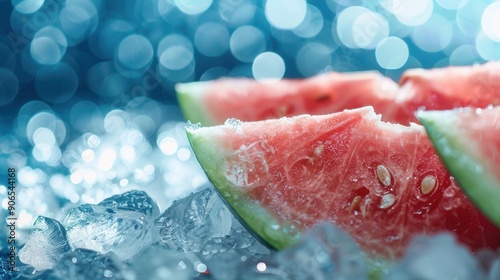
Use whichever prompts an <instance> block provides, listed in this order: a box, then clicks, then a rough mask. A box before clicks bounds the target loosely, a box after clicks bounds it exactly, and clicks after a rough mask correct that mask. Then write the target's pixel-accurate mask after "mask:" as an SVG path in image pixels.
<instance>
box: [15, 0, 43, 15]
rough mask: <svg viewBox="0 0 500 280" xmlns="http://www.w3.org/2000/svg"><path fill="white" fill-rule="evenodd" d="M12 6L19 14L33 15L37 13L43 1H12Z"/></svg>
mask: <svg viewBox="0 0 500 280" xmlns="http://www.w3.org/2000/svg"><path fill="white" fill-rule="evenodd" d="M11 2H12V6H14V9H15V10H16V11H18V12H20V13H21V14H33V13H35V12H36V11H38V10H39V9H40V8H41V7H42V6H43V4H44V3H45V0H12V1H11Z"/></svg>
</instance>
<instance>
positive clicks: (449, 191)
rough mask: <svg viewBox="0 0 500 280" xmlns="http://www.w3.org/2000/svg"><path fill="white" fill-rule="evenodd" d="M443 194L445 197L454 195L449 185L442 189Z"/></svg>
mask: <svg viewBox="0 0 500 280" xmlns="http://www.w3.org/2000/svg"><path fill="white" fill-rule="evenodd" d="M443 195H444V196H445V197H453V196H454V195H455V190H454V189H453V188H452V187H451V186H449V187H447V188H446V189H445V190H444V192H443Z"/></svg>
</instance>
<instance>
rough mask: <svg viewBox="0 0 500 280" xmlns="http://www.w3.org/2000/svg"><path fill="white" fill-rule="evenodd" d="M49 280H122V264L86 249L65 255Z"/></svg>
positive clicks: (72, 251) (110, 257)
mask: <svg viewBox="0 0 500 280" xmlns="http://www.w3.org/2000/svg"><path fill="white" fill-rule="evenodd" d="M49 279H51V280H53V279H58V280H59V279H60V280H63V279H64V280H66V279H75V280H85V279H92V280H100V279H109V280H122V279H125V278H124V276H123V273H122V264H121V263H120V262H119V261H118V260H116V259H114V258H113V257H112V256H105V255H102V254H99V253H97V252H94V251H91V250H86V249H75V250H71V251H69V252H68V253H66V254H65V255H64V256H63V257H62V259H61V261H59V262H58V263H57V265H56V266H55V267H54V271H53V272H52V274H51V277H49Z"/></svg>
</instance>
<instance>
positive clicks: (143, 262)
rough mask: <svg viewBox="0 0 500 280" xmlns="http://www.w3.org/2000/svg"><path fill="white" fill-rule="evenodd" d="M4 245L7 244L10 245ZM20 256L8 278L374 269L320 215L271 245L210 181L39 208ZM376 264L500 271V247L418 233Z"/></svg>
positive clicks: (470, 275)
mask: <svg viewBox="0 0 500 280" xmlns="http://www.w3.org/2000/svg"><path fill="white" fill-rule="evenodd" d="M155 234H159V236H157V237H154V235H155ZM152 240H157V242H153V241H152ZM0 245H2V248H1V252H2V254H3V253H5V252H6V249H7V247H6V245H5V244H0ZM19 256H20V260H21V261H22V262H20V265H19V271H18V272H16V273H12V272H9V271H8V270H7V267H8V264H7V263H6V260H4V259H2V262H1V263H0V277H2V278H1V279H10V278H12V279H16V277H18V279H50V280H63V279H77V280H79V279H82V280H84V279H95V280H99V279H120V280H121V279H123V280H139V279H151V280H156V279H158V280H160V279H178V280H187V279H195V278H196V279H203V278H205V279H222V280H226V279H256V280H259V279H285V280H288V279H289V280H292V279H354V280H363V279H371V276H370V275H373V273H374V272H373V271H372V270H373V269H372V268H371V266H370V263H369V261H368V260H367V258H366V257H365V255H364V253H363V252H362V251H361V249H360V248H359V247H358V245H357V244H356V243H355V242H354V241H353V240H352V239H351V238H350V237H349V235H347V234H346V233H345V232H343V231H342V230H340V229H339V228H337V227H336V226H334V225H332V224H326V223H325V224H318V225H317V226H315V227H313V228H312V229H311V230H309V231H308V232H307V233H306V234H304V235H303V237H302V239H301V240H300V241H299V242H298V243H297V244H296V245H295V246H293V247H290V248H288V249H285V250H282V251H279V252H276V251H270V250H269V249H267V248H266V247H265V246H263V245H262V244H261V243H260V242H259V241H258V240H257V239H256V238H254V237H253V236H252V235H251V234H250V233H249V232H248V231H247V230H246V229H245V228H244V227H243V226H242V225H241V224H240V223H239V222H238V220H237V219H236V218H235V217H234V216H233V215H232V214H231V212H230V211H229V209H228V208H227V207H226V205H225V204H224V203H223V202H222V200H221V199H220V198H219V196H218V194H217V193H216V192H215V191H214V190H212V189H211V188H204V189H202V190H201V191H197V192H194V193H192V194H190V195H188V196H187V197H185V198H182V199H180V200H177V201H175V202H174V203H173V204H172V205H171V206H170V207H169V208H168V209H166V210H165V211H164V212H163V213H162V214H160V212H159V210H158V206H157V204H156V202H155V201H154V200H153V199H152V198H151V197H150V196H149V195H148V194H147V193H145V192H142V191H130V192H126V193H123V194H121V195H115V196H112V197H109V198H107V199H105V200H103V201H101V202H100V203H99V204H97V205H92V204H82V205H80V206H78V207H75V208H74V209H72V210H70V211H69V213H68V214H67V216H66V218H65V219H64V220H63V222H62V223H60V222H58V221H57V220H55V219H51V218H47V217H43V216H40V217H39V218H38V219H37V220H36V222H35V224H34V226H33V230H32V233H31V235H30V236H29V238H28V241H27V242H26V244H25V245H24V247H23V248H22V249H21V251H20V253H19ZM375 273H379V274H381V277H382V279H388V280H392V279H430V280H434V279H436V280H437V279H457V280H461V279H479V280H482V279H484V280H493V279H500V278H499V277H500V252H495V251H490V250H483V251H480V252H479V253H478V254H477V256H473V255H472V254H471V253H470V252H469V251H468V250H467V249H466V248H465V247H462V245H460V244H458V243H457V241H456V240H455V237H454V236H453V235H452V234H450V233H442V234H440V235H436V236H418V237H416V238H414V239H413V242H412V243H411V244H410V246H409V247H408V249H407V252H406V255H405V256H404V257H403V258H402V259H401V260H399V261H398V262H397V263H396V264H395V265H394V266H393V267H391V268H389V269H386V270H381V271H378V272H375Z"/></svg>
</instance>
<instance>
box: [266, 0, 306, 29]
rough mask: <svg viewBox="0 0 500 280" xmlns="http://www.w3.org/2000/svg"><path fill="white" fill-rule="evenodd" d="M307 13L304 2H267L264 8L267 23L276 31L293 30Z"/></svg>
mask: <svg viewBox="0 0 500 280" xmlns="http://www.w3.org/2000/svg"><path fill="white" fill-rule="evenodd" d="M306 11H307V3H306V1H305V0H287V1H286V4H285V3H284V2H283V1H282V0H267V1H266V6H265V12H266V17H267V20H268V21H269V23H270V24H271V25H272V26H274V27H276V28H278V29H293V28H295V27H297V26H299V24H300V23H301V22H302V21H303V20H304V18H305V16H306Z"/></svg>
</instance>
